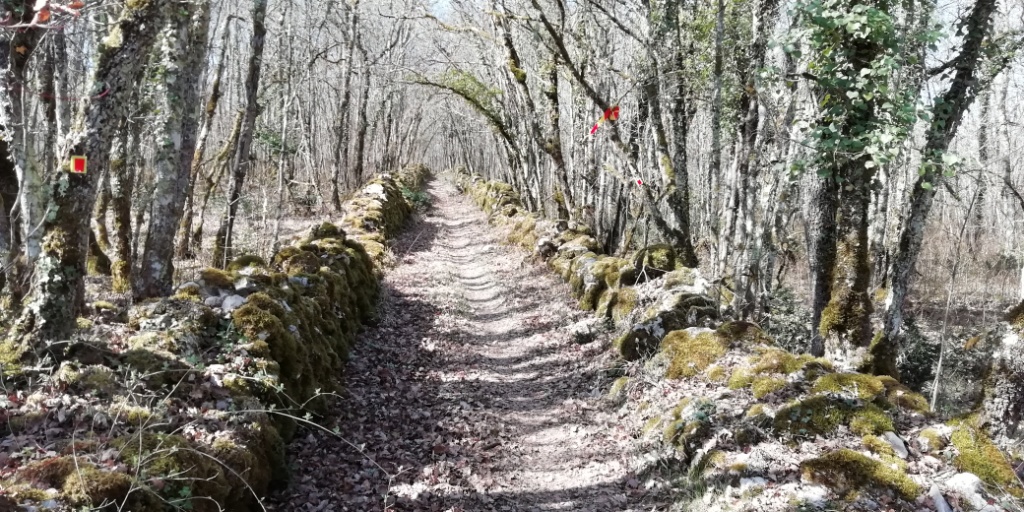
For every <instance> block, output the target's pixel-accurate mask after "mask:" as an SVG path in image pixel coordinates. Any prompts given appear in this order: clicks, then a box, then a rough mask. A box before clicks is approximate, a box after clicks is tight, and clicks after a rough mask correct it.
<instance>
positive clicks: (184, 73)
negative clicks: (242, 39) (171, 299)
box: [133, 2, 210, 300]
mask: <svg viewBox="0 0 1024 512" xmlns="http://www.w3.org/2000/svg"><path fill="white" fill-rule="evenodd" d="M209 28H210V9H209V3H207V2H201V3H198V4H197V3H192V2H190V3H187V4H184V5H183V6H180V7H179V8H177V9H174V10H173V13H172V14H171V16H170V19H169V21H168V23H167V25H166V26H165V27H164V30H163V34H162V35H161V44H160V51H159V58H158V61H159V63H160V64H159V65H160V68H161V69H160V73H159V80H160V82H159V87H158V89H159V92H158V93H157V100H156V101H157V102H158V108H157V111H158V112H160V119H159V121H158V134H157V154H156V161H155V162H154V190H153V199H152V202H151V204H150V216H149V229H147V230H146V246H145V250H144V251H143V253H142V264H141V266H140V270H139V279H138V281H137V282H136V286H134V290H133V291H134V296H135V300H142V299H148V298H151V297H160V296H165V295H170V293H171V289H172V287H173V284H174V283H173V280H174V235H175V233H177V231H178V228H179V223H180V220H181V215H182V212H183V210H184V204H185V195H186V190H187V189H188V182H189V175H190V174H191V171H192V157H193V155H194V154H195V149H196V130H197V129H198V125H199V119H198V116H197V111H196V109H195V108H194V106H195V105H196V103H198V101H199V86H198V83H199V78H200V77H201V76H202V74H203V71H204V69H205V67H206V66H205V63H206V37H207V32H208V31H209Z"/></svg>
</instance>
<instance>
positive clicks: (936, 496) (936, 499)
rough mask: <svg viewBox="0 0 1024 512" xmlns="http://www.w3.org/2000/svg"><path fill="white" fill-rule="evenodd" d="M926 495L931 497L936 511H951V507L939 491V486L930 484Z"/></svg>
mask: <svg viewBox="0 0 1024 512" xmlns="http://www.w3.org/2000/svg"><path fill="white" fill-rule="evenodd" d="M928 497H929V498H931V499H932V504H934V505H935V510H936V511H937V512H953V508H952V507H950V506H949V503H948V502H947V501H946V498H945V497H944V496H943V495H942V492H941V491H939V486H937V485H935V484H932V488H931V490H929V491H928Z"/></svg>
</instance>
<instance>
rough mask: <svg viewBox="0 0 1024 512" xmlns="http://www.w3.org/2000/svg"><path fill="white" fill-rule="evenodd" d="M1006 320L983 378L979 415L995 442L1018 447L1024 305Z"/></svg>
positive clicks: (1023, 427) (1023, 391)
mask: <svg viewBox="0 0 1024 512" xmlns="http://www.w3.org/2000/svg"><path fill="white" fill-rule="evenodd" d="M1006 320H1007V323H1008V324H1009V325H1008V326H1007V328H1006V330H1005V332H1000V334H1002V337H1001V339H999V340H995V342H996V343H998V344H999V346H998V347H996V349H995V352H994V353H993V357H992V366H991V369H990V370H989V372H988V376H987V377H986V378H985V384H984V391H985V395H984V399H983V400H982V403H981V414H982V418H983V419H984V420H985V422H986V427H987V429H988V431H989V433H991V434H992V437H993V439H994V440H995V441H996V442H998V443H999V444H1000V445H1002V446H1003V447H1007V446H1010V445H1014V446H1018V447H1019V446H1020V441H1021V440H1022V439H1024V424H1022V422H1024V301H1021V302H1020V304H1018V305H1017V306H1016V307H1015V308H1013V309H1012V310H1010V312H1009V314H1008V315H1007V318H1006ZM1018 450H1019V448H1018Z"/></svg>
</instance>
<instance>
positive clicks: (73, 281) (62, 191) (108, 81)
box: [17, 2, 166, 348]
mask: <svg viewBox="0 0 1024 512" xmlns="http://www.w3.org/2000/svg"><path fill="white" fill-rule="evenodd" d="M165 8H166V4H165V3H163V2H136V3H133V4H128V5H126V6H125V7H124V9H123V11H122V13H121V15H120V18H119V19H118V21H117V23H116V24H115V25H114V27H113V29H112V30H111V32H110V34H109V35H108V36H107V37H106V38H105V39H104V40H103V41H102V42H101V44H100V46H99V49H98V55H97V57H96V61H95V62H96V64H95V68H94V71H93V75H92V78H91V80H90V82H89V83H90V86H89V87H88V91H89V94H90V97H89V98H88V99H86V100H85V101H84V106H83V109H82V111H81V114H80V118H79V120H78V122H77V123H76V126H77V127H78V128H77V130H75V131H73V132H72V133H71V134H70V135H69V137H68V141H69V143H68V145H67V149H66V150H65V151H64V152H63V154H62V155H60V158H59V160H60V164H59V167H58V168H57V169H54V170H53V171H51V172H50V173H49V175H48V179H47V187H46V192H47V194H46V195H47V216H46V218H45V220H44V221H43V223H42V226H41V232H42V233H43V238H42V245H41V247H40V254H39V258H38V259H37V260H36V262H35V272H34V275H33V280H32V285H31V290H30V295H29V297H28V300H27V302H26V304H25V307H24V310H23V311H22V315H21V317H20V318H19V321H18V324H17V329H18V332H20V333H21V334H22V335H23V336H24V338H23V340H24V341H26V342H28V343H29V344H31V345H32V346H34V347H37V348H48V347H49V346H50V345H51V344H53V343H56V342H59V341H61V340H65V339H67V338H68V336H69V335H70V334H71V332H72V331H73V330H74V328H75V318H76V317H77V315H78V313H79V312H80V311H81V310H82V308H83V302H84V277H85V256H86V252H87V250H88V244H89V233H90V229H89V219H90V218H91V213H92V207H93V202H94V201H95V199H96V182H97V178H98V173H97V172H95V171H96V169H103V168H106V167H107V164H108V161H109V153H110V145H111V142H112V141H113V139H114V137H115V136H116V135H117V132H118V122H117V121H118V120H120V119H123V118H124V117H125V116H126V114H127V112H126V110H127V109H126V108H125V107H126V106H127V105H126V104H127V100H128V98H130V96H131V95H130V92H131V91H132V90H133V89H134V88H136V87H137V86H138V82H139V80H140V71H141V65H140V63H142V62H144V61H145V60H146V59H145V57H146V55H147V54H148V53H149V50H150V47H151V46H152V44H153V40H154V38H155V35H156V34H155V32H156V30H155V28H156V27H159V26H160V24H161V19H162V14H163V12H164V10H165ZM101 96H102V100H97V99H96V98H99V97H101ZM74 155H84V156H86V157H87V158H88V161H89V163H90V165H91V166H92V169H93V172H91V173H87V174H84V175H83V174H72V173H71V172H69V170H70V166H71V157H72V156H74Z"/></svg>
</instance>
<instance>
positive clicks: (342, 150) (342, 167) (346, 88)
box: [331, 0, 359, 211]
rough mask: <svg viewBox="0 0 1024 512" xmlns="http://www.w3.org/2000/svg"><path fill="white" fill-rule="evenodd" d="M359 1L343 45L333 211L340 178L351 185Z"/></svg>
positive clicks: (337, 203) (337, 208) (338, 196)
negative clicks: (343, 64)
mask: <svg viewBox="0 0 1024 512" xmlns="http://www.w3.org/2000/svg"><path fill="white" fill-rule="evenodd" d="M358 8H359V1H358V0H356V1H355V2H354V3H353V4H352V8H351V9H352V10H351V12H350V13H349V14H348V16H349V25H348V33H347V34H346V36H345V37H346V38H347V39H346V45H345V56H346V58H347V59H348V62H346V63H345V70H344V72H343V73H342V77H343V78H342V82H341V84H342V85H341V87H342V91H341V105H340V107H339V115H340V116H341V119H339V120H338V125H337V127H336V128H335V129H336V130H337V134H338V141H337V142H336V146H335V155H336V157H337V161H336V162H334V171H333V172H332V173H331V205H332V206H333V207H334V210H335V211H341V185H342V184H340V183H339V181H340V179H341V178H345V180H346V183H344V185H345V186H346V188H347V187H348V186H349V185H351V184H350V183H348V182H347V181H348V148H349V137H348V136H349V112H350V111H351V110H352V109H351V104H352V74H353V72H352V70H353V68H354V67H355V57H356V38H357V37H358V33H357V30H358V24H359V11H358Z"/></svg>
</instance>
